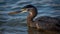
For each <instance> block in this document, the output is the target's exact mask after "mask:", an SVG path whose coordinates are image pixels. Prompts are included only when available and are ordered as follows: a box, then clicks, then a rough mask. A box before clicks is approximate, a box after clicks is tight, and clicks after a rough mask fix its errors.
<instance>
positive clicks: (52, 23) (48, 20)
mask: <svg viewBox="0 0 60 34" xmlns="http://www.w3.org/2000/svg"><path fill="white" fill-rule="evenodd" d="M22 9H23V10H25V11H27V12H29V15H28V16H27V26H28V27H35V28H37V29H43V30H60V22H59V21H60V19H57V18H55V17H50V16H42V17H39V18H37V19H36V20H35V21H34V20H33V19H34V18H35V17H36V16H37V13H38V12H37V8H36V7H34V6H32V5H27V6H24V7H23V8H22ZM23 10H21V11H22V12H24V11H23Z"/></svg>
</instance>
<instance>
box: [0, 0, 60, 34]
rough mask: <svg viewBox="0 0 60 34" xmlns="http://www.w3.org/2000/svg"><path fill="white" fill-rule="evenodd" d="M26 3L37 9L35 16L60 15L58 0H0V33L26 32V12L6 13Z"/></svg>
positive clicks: (21, 33) (15, 33) (22, 33)
mask: <svg viewBox="0 0 60 34" xmlns="http://www.w3.org/2000/svg"><path fill="white" fill-rule="evenodd" d="M28 4H32V5H34V6H35V7H36V8H37V9H38V15H37V17H39V16H52V17H58V18H59V17H60V0H0V34H28V28H27V25H26V18H27V14H28V13H23V14H20V13H19V14H15V15H8V13H9V12H14V11H19V10H20V9H21V8H22V7H23V6H25V5H28ZM37 17H36V18H37Z"/></svg>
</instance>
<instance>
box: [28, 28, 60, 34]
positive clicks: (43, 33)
mask: <svg viewBox="0 0 60 34" xmlns="http://www.w3.org/2000/svg"><path fill="white" fill-rule="evenodd" d="M28 34H60V32H57V31H43V30H41V31H38V30H36V29H34V28H28Z"/></svg>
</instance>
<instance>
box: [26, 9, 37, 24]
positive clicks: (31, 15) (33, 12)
mask: <svg viewBox="0 0 60 34" xmlns="http://www.w3.org/2000/svg"><path fill="white" fill-rule="evenodd" d="M36 15H37V9H36V8H33V9H31V10H30V11H29V15H28V17H27V21H28V22H31V23H32V22H34V21H33V19H34V17H36Z"/></svg>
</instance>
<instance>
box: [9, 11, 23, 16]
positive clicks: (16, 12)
mask: <svg viewBox="0 0 60 34" xmlns="http://www.w3.org/2000/svg"><path fill="white" fill-rule="evenodd" d="M21 12H22V11H15V12H10V13H8V14H9V15H13V14H18V13H21Z"/></svg>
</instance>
